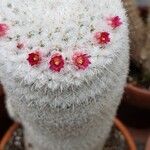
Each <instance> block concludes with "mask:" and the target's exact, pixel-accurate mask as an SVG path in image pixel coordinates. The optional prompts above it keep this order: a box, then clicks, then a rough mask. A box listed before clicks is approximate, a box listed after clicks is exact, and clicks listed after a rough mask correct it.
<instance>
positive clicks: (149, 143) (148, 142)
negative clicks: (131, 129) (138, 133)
mask: <svg viewBox="0 0 150 150" xmlns="http://www.w3.org/2000/svg"><path fill="white" fill-rule="evenodd" d="M145 150H150V136H149V138H148V140H147V144H146V149H145Z"/></svg>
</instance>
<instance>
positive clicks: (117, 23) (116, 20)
mask: <svg viewBox="0 0 150 150" xmlns="http://www.w3.org/2000/svg"><path fill="white" fill-rule="evenodd" d="M108 25H110V26H111V27H112V28H113V29H116V28H117V27H119V26H121V25H122V22H121V19H120V17H119V16H115V17H112V18H109V19H108Z"/></svg>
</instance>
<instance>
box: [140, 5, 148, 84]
mask: <svg viewBox="0 0 150 150" xmlns="http://www.w3.org/2000/svg"><path fill="white" fill-rule="evenodd" d="M146 33H147V34H146V40H145V44H144V46H143V48H142V51H141V59H142V69H143V74H144V76H145V75H146V78H147V80H148V81H147V82H149V83H150V44H149V41H150V7H149V14H148V18H147V27H146Z"/></svg>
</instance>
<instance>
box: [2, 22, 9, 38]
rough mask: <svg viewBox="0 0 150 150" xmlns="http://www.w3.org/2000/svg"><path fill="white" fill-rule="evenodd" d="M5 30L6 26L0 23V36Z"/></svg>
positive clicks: (4, 33) (6, 29) (3, 34)
mask: <svg viewBox="0 0 150 150" xmlns="http://www.w3.org/2000/svg"><path fill="white" fill-rule="evenodd" d="M7 31H8V26H7V25H6V24H4V23H0V37H3V36H5V35H6V33H7Z"/></svg>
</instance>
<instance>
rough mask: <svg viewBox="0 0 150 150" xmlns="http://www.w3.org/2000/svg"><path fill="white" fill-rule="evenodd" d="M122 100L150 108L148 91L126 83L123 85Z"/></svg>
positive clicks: (149, 93) (149, 92)
mask: <svg viewBox="0 0 150 150" xmlns="http://www.w3.org/2000/svg"><path fill="white" fill-rule="evenodd" d="M124 101H125V102H127V103H128V104H131V105H134V106H137V107H140V108H146V109H150V91H149V90H146V89H143V88H140V87H136V86H134V85H132V84H127V86H126V87H125V94H124Z"/></svg>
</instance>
